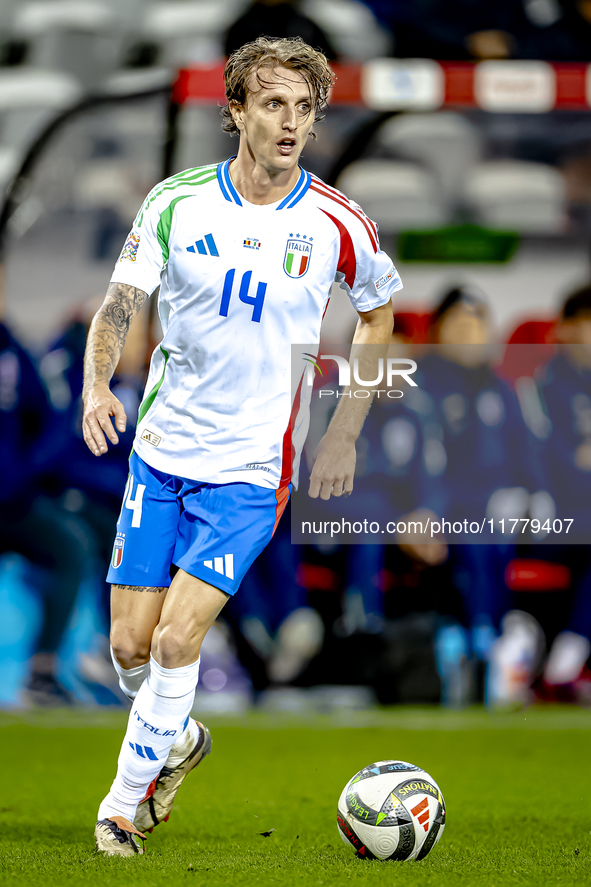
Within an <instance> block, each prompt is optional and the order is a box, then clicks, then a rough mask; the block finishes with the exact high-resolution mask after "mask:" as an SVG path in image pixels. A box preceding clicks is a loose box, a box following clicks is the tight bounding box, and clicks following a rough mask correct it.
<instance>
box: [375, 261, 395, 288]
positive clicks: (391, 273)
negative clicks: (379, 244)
mask: <svg viewBox="0 0 591 887" xmlns="http://www.w3.org/2000/svg"><path fill="white" fill-rule="evenodd" d="M393 277H396V268H395V267H394V265H391V266H390V268H389V269H388V270H387V271H386V273H385V274H382V276H381V277H378V279H377V280H374V285H375V288H376V289H377V290H378V291H379V290H381V289H382V287H384V286H385V285H386V284H387V283H388V281H389V280H392V278H393Z"/></svg>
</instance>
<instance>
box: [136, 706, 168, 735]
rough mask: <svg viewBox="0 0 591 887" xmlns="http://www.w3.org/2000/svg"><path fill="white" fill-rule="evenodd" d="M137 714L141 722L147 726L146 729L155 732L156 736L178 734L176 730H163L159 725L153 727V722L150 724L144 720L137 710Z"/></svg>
mask: <svg viewBox="0 0 591 887" xmlns="http://www.w3.org/2000/svg"><path fill="white" fill-rule="evenodd" d="M135 716H136V718H137V720H138V721H139V722H140V724H141V725H142V726H143V727H145V728H146V730H149V731H150V733H154V735H155V736H174V735H175V734H176V730H164V731H162V732H161V731H160V729H159V728H158V727H153V726H152V724H148V722H147V721H144V719H143V718H141V717H140V716H139V714H138V713H137V711H136V712H135Z"/></svg>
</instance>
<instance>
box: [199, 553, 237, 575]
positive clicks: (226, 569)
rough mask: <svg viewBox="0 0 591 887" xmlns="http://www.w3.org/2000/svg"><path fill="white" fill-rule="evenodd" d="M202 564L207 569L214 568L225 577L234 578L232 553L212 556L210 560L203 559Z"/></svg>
mask: <svg viewBox="0 0 591 887" xmlns="http://www.w3.org/2000/svg"><path fill="white" fill-rule="evenodd" d="M203 564H204V566H206V567H207V568H208V569H209V570H215V572H216V573H221V574H222V576H225V577H226V578H227V579H233V578H234V555H233V554H225V555H224V556H223V557H214V559H213V560H212V561H203Z"/></svg>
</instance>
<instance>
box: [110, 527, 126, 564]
mask: <svg viewBox="0 0 591 887" xmlns="http://www.w3.org/2000/svg"><path fill="white" fill-rule="evenodd" d="M124 546H125V533H117V535H116V537H115V544H114V545H113V557H112V558H111V566H112V567H113V569H115V570H116V569H117V567H119V566H121V561H122V560H123V548H124Z"/></svg>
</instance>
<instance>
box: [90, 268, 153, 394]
mask: <svg viewBox="0 0 591 887" xmlns="http://www.w3.org/2000/svg"><path fill="white" fill-rule="evenodd" d="M147 298H148V295H147V293H145V292H143V290H140V289H137V287H135V286H128V285H127V284H126V283H112V284H110V286H109V289H108V290H107V295H106V297H105V301H104V302H103V304H102V305H101V307H100V308H99V310H98V312H97V313H96V315H95V317H94V320H93V321H92V323H91V325H90V330H89V332H88V342H87V343H86V354H85V357H84V389H85V391H88V390H89V389H91V388H92V387H93V386H94V385H96V384H97V383H99V382H106V383H107V385H108V384H109V382H110V381H111V377H112V375H113V373H114V372H115V369H116V367H117V364H118V363H119V358H120V357H121V352H122V351H123V346H124V344H125V339H126V337H127V333H128V331H129V325H130V323H131V321H132V320H133V318H134V317H135V315H136V314H137V313H138V311H139V310H140V308H141V307H142V305H143V304H144V302H145V301H146V299H147Z"/></svg>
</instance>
